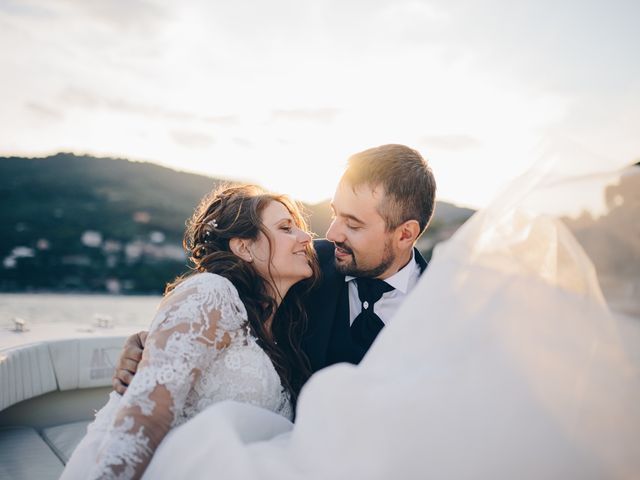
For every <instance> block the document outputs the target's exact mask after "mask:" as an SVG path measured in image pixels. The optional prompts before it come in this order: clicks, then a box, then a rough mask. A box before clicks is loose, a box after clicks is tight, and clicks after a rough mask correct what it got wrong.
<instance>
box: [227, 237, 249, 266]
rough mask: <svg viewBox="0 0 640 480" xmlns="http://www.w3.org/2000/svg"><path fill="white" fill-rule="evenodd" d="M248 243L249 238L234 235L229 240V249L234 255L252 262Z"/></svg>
mask: <svg viewBox="0 0 640 480" xmlns="http://www.w3.org/2000/svg"><path fill="white" fill-rule="evenodd" d="M249 244H250V240H247V239H246V238H238V237H234V238H232V239H231V240H229V249H230V250H231V251H232V252H233V254H234V255H235V256H237V257H240V258H241V259H242V260H244V261H245V262H252V261H253V256H252V255H251V250H249Z"/></svg>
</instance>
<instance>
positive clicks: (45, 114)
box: [25, 102, 64, 120]
mask: <svg viewBox="0 0 640 480" xmlns="http://www.w3.org/2000/svg"><path fill="white" fill-rule="evenodd" d="M25 107H26V108H27V109H28V110H29V111H31V112H32V113H35V114H36V115H38V116H39V117H42V118H45V119H47V120H62V119H63V118H64V115H63V114H62V112H61V111H60V110H56V109H54V108H50V107H47V106H46V105H42V104H40V103H37V102H27V103H26V104H25Z"/></svg>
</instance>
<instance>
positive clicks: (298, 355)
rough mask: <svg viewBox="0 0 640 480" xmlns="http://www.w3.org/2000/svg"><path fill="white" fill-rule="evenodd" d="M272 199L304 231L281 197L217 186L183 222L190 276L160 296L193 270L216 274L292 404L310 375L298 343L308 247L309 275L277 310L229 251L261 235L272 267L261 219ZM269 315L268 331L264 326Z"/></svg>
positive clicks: (262, 283) (265, 288)
mask: <svg viewBox="0 0 640 480" xmlns="http://www.w3.org/2000/svg"><path fill="white" fill-rule="evenodd" d="M274 201H275V202H280V203H281V204H283V205H284V206H285V207H286V208H287V210H288V211H289V213H290V214H291V216H292V217H293V221H294V222H295V224H296V225H297V226H298V227H299V228H301V229H303V230H305V231H307V230H308V228H307V223H306V221H305V219H304V217H303V215H302V213H301V208H300V207H299V206H298V205H297V204H296V203H294V202H293V201H291V200H290V199H289V198H288V197H287V196H285V195H278V194H274V193H268V192H265V191H264V190H262V189H261V188H259V187H257V186H255V185H239V186H222V187H220V188H218V189H217V190H214V191H213V192H211V193H210V194H208V195H206V196H205V197H204V198H203V199H202V200H201V202H200V204H199V205H198V206H197V207H196V209H195V211H194V213H193V215H192V216H191V218H190V219H189V220H188V221H187V228H186V230H185V234H184V240H183V246H184V248H185V251H186V253H187V256H188V260H189V264H190V265H189V266H190V268H191V272H188V273H186V274H185V275H182V276H180V277H178V278H177V279H176V280H175V281H173V282H172V283H170V284H168V285H167V288H166V290H165V294H166V293H168V292H170V291H171V290H173V289H174V288H175V287H176V286H177V285H178V284H179V283H180V282H182V281H183V280H184V279H185V278H188V277H189V276H191V275H193V274H195V273H197V272H210V273H216V274H218V275H221V276H223V277H225V278H227V279H228V280H229V281H230V282H231V283H233V285H234V286H235V287H236V289H237V290H238V294H239V295H240V299H241V300H242V303H244V306H245V308H246V310H247V315H248V320H249V326H250V328H251V331H252V333H253V335H255V337H256V338H257V339H258V340H259V343H260V345H261V347H262V348H263V349H264V351H265V352H266V353H267V355H268V356H269V358H270V359H271V361H272V362H273V365H274V366H275V369H276V371H277V372H278V375H279V376H280V379H281V381H282V384H283V385H284V386H285V387H286V388H287V390H288V391H289V392H290V394H291V396H292V400H293V404H294V405H295V402H296V400H297V397H298V394H299V392H300V389H301V388H302V385H303V384H304V382H305V381H306V380H307V379H308V378H309V375H310V374H311V370H310V366H309V360H308V359H307V357H306V355H305V354H304V352H303V351H302V348H301V342H302V335H303V333H304V330H305V329H306V325H307V314H306V312H305V309H304V307H303V303H302V302H303V298H304V296H305V295H306V293H307V292H308V290H309V289H310V288H311V286H312V285H313V283H314V282H315V280H316V279H317V277H318V272H319V268H318V262H317V259H316V256H315V252H314V250H313V246H312V244H311V243H309V246H308V247H307V255H308V257H309V264H310V265H311V269H312V271H313V274H312V276H311V277H310V278H308V279H306V280H303V281H301V282H298V283H296V284H295V285H294V286H292V287H291V288H290V289H289V291H288V292H287V294H286V295H285V296H284V298H283V299H282V302H281V303H280V306H279V307H278V306H277V302H276V300H275V298H274V293H273V291H272V290H273V288H272V287H270V285H269V283H267V280H265V279H263V278H262V277H261V276H260V275H259V274H258V272H257V271H256V270H255V268H254V267H253V264H252V263H248V262H245V261H244V260H242V259H241V258H240V257H238V256H236V255H235V254H234V253H233V252H232V251H231V249H230V248H229V240H231V239H232V238H242V239H250V240H255V239H257V238H258V236H259V235H260V234H261V233H262V234H263V235H265V237H266V238H267V240H268V242H269V249H270V254H269V266H271V258H272V255H273V245H272V239H271V236H270V234H269V232H268V230H267V228H266V227H265V226H264V224H263V223H262V219H261V216H262V212H263V211H264V209H265V208H266V207H267V205H269V204H270V203H271V202H274ZM269 275H270V276H271V270H270V269H269ZM268 280H269V281H270V284H271V285H275V284H276V282H274V281H273V278H270V279H268ZM278 294H279V293H278V292H275V295H278ZM272 316H273V321H272V322H271V332H269V331H268V328H267V327H266V322H267V320H268V319H269V318H271V317H272Z"/></svg>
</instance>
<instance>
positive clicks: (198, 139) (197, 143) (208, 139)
mask: <svg viewBox="0 0 640 480" xmlns="http://www.w3.org/2000/svg"><path fill="white" fill-rule="evenodd" d="M171 138H173V140H174V142H176V143H177V144H179V145H182V146H184V147H188V148H206V147H209V146H210V145H213V143H215V140H214V138H213V137H212V136H211V135H207V134H206V133H201V132H193V131H187V130H174V131H172V132H171Z"/></svg>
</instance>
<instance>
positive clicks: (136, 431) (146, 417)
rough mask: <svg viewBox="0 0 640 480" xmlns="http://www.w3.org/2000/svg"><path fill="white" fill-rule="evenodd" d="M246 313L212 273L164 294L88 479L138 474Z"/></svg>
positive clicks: (226, 284)
mask: <svg viewBox="0 0 640 480" xmlns="http://www.w3.org/2000/svg"><path fill="white" fill-rule="evenodd" d="M246 315H247V314H246V311H245V310H244V306H243V305H242V303H241V302H240V299H239V298H238V295H237V292H236V290H235V288H234V287H233V286H232V284H231V283H230V282H229V281H228V280H226V279H224V278H223V277H220V276H218V275H213V274H208V273H203V274H197V275H194V276H193V277H191V278H189V279H188V280H186V281H185V282H183V283H182V284H180V285H179V286H178V287H177V288H176V289H175V290H174V291H173V292H171V293H170V294H169V295H167V296H166V297H165V298H164V300H163V301H162V303H161V304H160V307H159V309H158V312H157V314H156V316H155V318H154V320H153V323H152V324H151V329H150V331H149V336H148V338H147V341H146V345H145V349H144V353H143V356H142V360H141V362H140V365H139V368H138V371H137V373H136V375H135V376H134V379H133V381H132V382H131V385H129V388H128V389H127V391H126V393H125V394H124V396H123V397H122V399H121V403H120V406H119V410H118V412H117V414H116V416H115V419H114V421H113V424H112V425H111V427H110V429H109V432H108V433H107V435H106V437H105V440H104V442H103V444H102V445H101V448H100V453H99V456H98V460H97V462H98V463H97V465H96V470H95V472H94V475H92V476H91V477H92V478H125V479H130V478H139V477H140V476H141V475H142V473H143V472H144V470H145V468H146V467H147V465H148V463H149V461H150V460H151V456H152V455H153V452H154V451H155V449H156V448H157V446H158V445H159V444H160V442H161V441H162V439H163V438H164V436H165V435H166V434H167V432H168V431H169V429H170V428H171V427H172V426H173V425H174V423H175V420H176V416H177V415H178V414H179V413H180V411H181V410H182V408H183V407H184V404H185V401H186V398H187V395H188V393H189V391H190V390H191V388H192V386H193V384H194V382H195V381H196V380H197V378H198V377H199V375H200V374H201V372H202V369H203V367H204V366H205V365H207V364H209V363H210V362H211V361H212V360H213V359H214V358H215V356H216V355H217V354H218V353H219V352H220V350H222V349H224V348H225V347H226V346H228V345H229V343H230V341H231V338H232V335H233V334H234V332H236V331H238V330H239V329H241V328H242V327H243V326H244V325H245V321H246Z"/></svg>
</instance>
